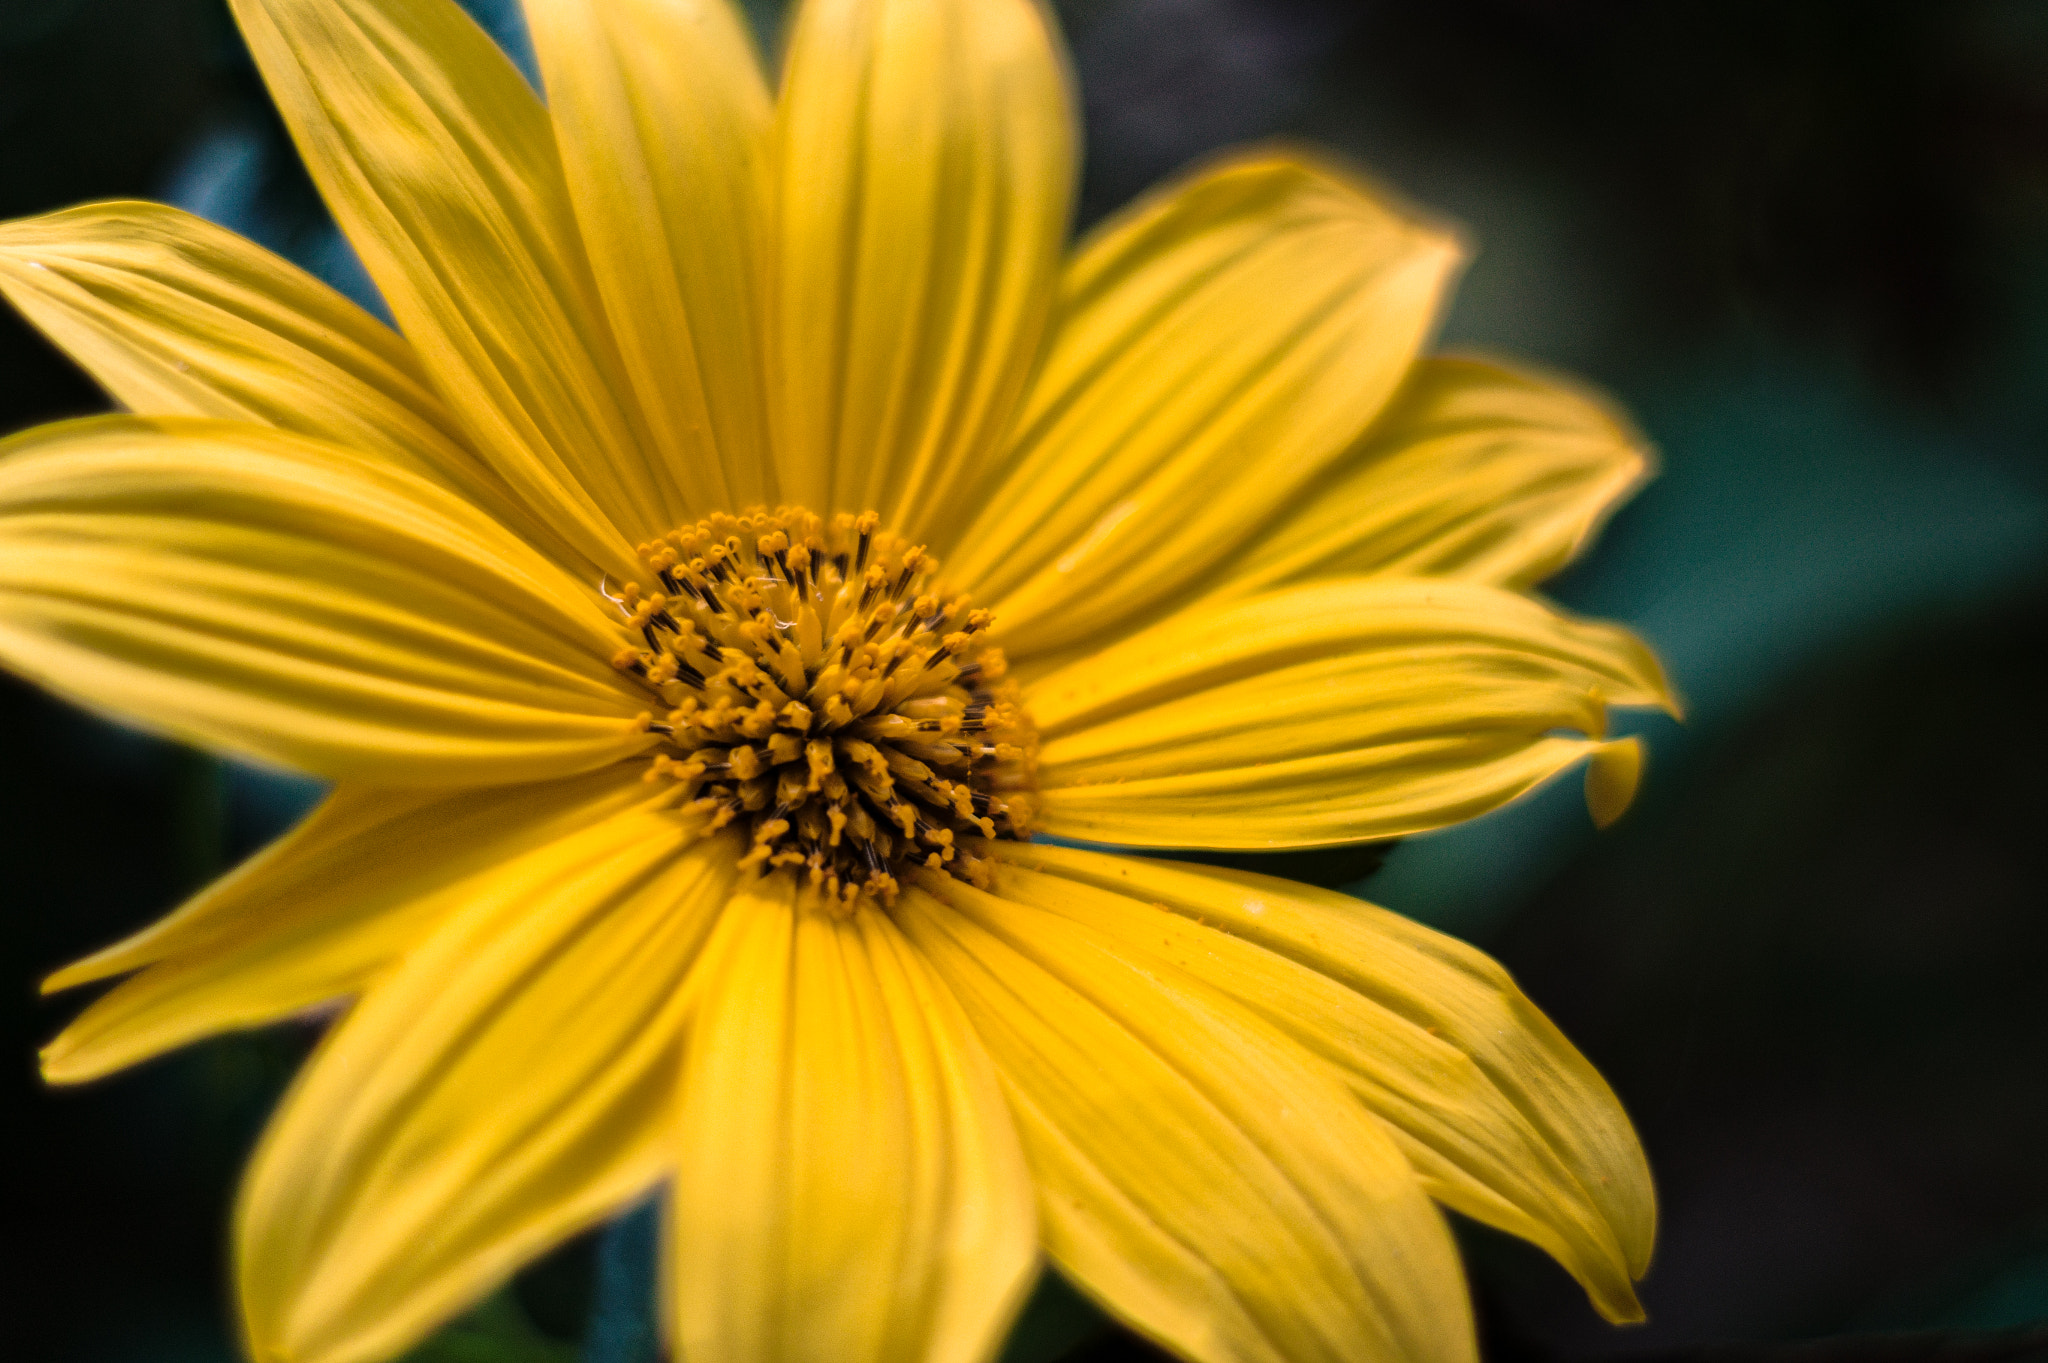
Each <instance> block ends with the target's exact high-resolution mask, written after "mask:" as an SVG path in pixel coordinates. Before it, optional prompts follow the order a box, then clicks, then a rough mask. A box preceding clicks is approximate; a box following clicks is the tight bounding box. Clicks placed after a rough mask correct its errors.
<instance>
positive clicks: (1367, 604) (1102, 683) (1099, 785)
mask: <svg viewBox="0 0 2048 1363" xmlns="http://www.w3.org/2000/svg"><path fill="white" fill-rule="evenodd" d="M1026 700H1027V703H1028V705H1029V706H1030V710H1031V714H1032V717H1033V718H1034V719H1035V720H1036V721H1037V723H1038V726H1039V731H1040V734H1041V736H1042V738H1043V745H1042V747H1041V748H1040V752H1039V760H1040V781H1041V784H1042V786H1043V792H1044V805H1043V817H1042V819H1041V824H1042V826H1043V827H1044V828H1045V830H1046V831H1048V832H1051V833H1057V834H1062V835H1065V836H1069V837H1076V838H1084V839H1088V840H1092V841H1100V842H1114V843H1123V844H1126V845H1132V846H1150V847H1175V846H1182V847H1189V846H1193V847H1305V846H1315V845H1321V844H1329V843H1337V842H1350V841H1355V840H1361V839H1370V838H1390V837H1400V836H1403V835H1406V834H1409V833H1416V832H1421V831H1423V830H1425V829H1429V828H1437V827H1441V826H1443V825H1445V824H1448V823H1453V822H1456V821H1458V820H1460V819H1466V818H1470V817H1472V816H1473V815H1476V814H1480V813H1483V812H1485V811H1486V810H1488V809H1492V808H1494V807H1495V806H1497V805H1500V804H1503V803H1505V802H1506V801H1508V800H1511V799H1513V798H1514V797H1515V796H1517V795H1520V794H1521V793H1523V792H1524V791H1526V790H1528V789H1530V788H1531V787H1532V786H1534V785H1536V784H1537V783H1539V782H1541V781H1543V780H1545V779H1546V778H1548V777H1550V776H1552V775H1554V774H1556V773H1557V772H1559V771H1562V770H1563V769H1564V768H1566V767H1568V766H1571V765H1573V764H1574V763H1577V762H1581V761H1584V760H1585V759H1586V758H1588V757H1589V756H1590V757H1595V758H1596V760H1599V761H1601V762H1602V766H1601V772H1602V775H1603V779H1604V778H1606V777H1609V776H1611V775H1613V772H1612V768H1613V767H1614V766H1615V765H1616V764H1619V763H1622V762H1623V759H1624V757H1625V756H1626V754H1624V753H1622V752H1621V750H1620V749H1619V748H1616V747H1614V746H1613V745H1606V744H1603V743H1602V742H1601V741H1600V735H1601V734H1602V733H1604V732H1605V727H1606V718H1605V716H1606V707H1607V706H1609V705H1666V706H1668V705H1670V704H1672V701H1671V697H1670V692H1669V689H1668V688H1667V687H1666V685H1665V683H1664V678H1663V675H1662V673H1661V672H1660V671H1659V669H1658V667H1657V661H1656V659H1655V658H1654V657H1653V656H1651V654H1650V652H1649V650H1648V649H1646V648H1645V647H1643V645H1642V644H1641V643H1640V642H1638V641H1637V640H1636V639H1635V638H1634V637H1633V636H1632V635H1630V634H1628V633H1627V632H1626V631H1624V630H1621V629H1619V628H1616V627H1615V626H1612V625H1602V624H1595V623H1590V622H1586V621H1579V620H1572V619H1569V618H1567V617H1565V616H1562V615H1560V614H1558V613H1556V612H1555V611H1552V610H1549V609H1547V608H1546V607H1544V606H1542V605H1540V604H1538V603H1536V602H1534V601H1531V600H1529V599H1528V598H1526V597H1523V596H1519V595H1517V594H1515V593H1512V592H1507V591H1502V590H1500V589H1498V588H1493V587H1485V586H1480V585H1477V584H1474V583H1466V582H1456V581H1441V580H1439V581H1432V580H1427V579H1420V580H1418V579H1400V578H1353V579H1348V580H1339V581H1335V582H1327V583H1317V584H1313V585H1310V586H1304V587H1293V588H1286V589H1282V590H1280V591H1276V592H1270V593H1267V594H1265V595H1262V596H1257V597H1251V598H1248V599H1246V600H1243V601H1238V602H1230V603H1226V604H1222V605H1218V606H1213V607H1207V606H1204V607H1195V608H1192V609H1190V610H1187V611H1183V612H1182V613H1180V614H1178V615H1176V616H1172V617H1170V618H1168V619H1167V620H1165V621H1163V622H1161V623H1160V624H1158V625H1156V626H1154V627H1152V628H1151V629H1148V630H1143V631H1141V632H1139V633H1137V634H1135V635H1132V636H1130V637H1129V638H1127V639H1125V640H1124V641H1122V642H1120V643H1118V644H1116V645H1115V646H1113V647H1111V648H1108V649H1105V650H1103V651H1102V652H1100V653H1098V654H1095V655H1094V656H1092V657H1088V658H1085V659H1083V660H1081V661H1079V662H1076V663H1072V664H1070V665H1068V666H1067V667H1065V668H1062V669H1060V670H1059V671H1057V672H1054V673H1053V674H1052V675H1050V676H1047V677H1044V678H1041V679H1039V680H1037V681H1035V682H1033V683H1032V684H1031V685H1030V686H1029V688H1028V689H1027V692H1026ZM1560 729H1572V730H1577V731H1579V732H1580V733H1583V734H1585V735H1587V737H1585V738H1571V737H1560V736H1557V735H1555V734H1554V732H1553V731H1555V730H1560ZM1603 753H1605V754H1608V755H1607V756H1606V757H1604V758H1603V757H1601V754H1603ZM1612 784H1614V783H1613V782H1609V783H1608V785H1603V786H1602V788H1601V790H1602V796H1603V799H1602V804H1601V808H1600V812H1601V813H1602V814H1603V815H1609V816H1611V815H1612V814H1618V813H1619V809H1618V808H1615V807H1614V806H1615V800H1614V799H1613V798H1609V797H1611V796H1613V795H1615V794H1616V793H1617V792H1616V791H1612V790H1609V788H1608V786H1609V785H1612ZM1618 793H1619V794H1620V796H1621V799H1620V803H1621V804H1626V794H1627V792H1626V791H1620V792H1618Z"/></svg>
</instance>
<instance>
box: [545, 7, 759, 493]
mask: <svg viewBox="0 0 2048 1363" xmlns="http://www.w3.org/2000/svg"><path fill="white" fill-rule="evenodd" d="M526 17H527V24H528V27H529V28H530V29H531V31H532V33H533V44H534V48H535V50H536V51H537V52H538V54H539V56H540V64H541V71H542V73H543V74H544V75H545V77H546V80H547V88H548V106H549V109H550V111H551V113H552V115H553V118H554V125H555V138H556V141H557V142H558V143H559V144H560V146H561V150H562V164H563V168H564V169H565V170H566V171H567V173H568V183H569V188H570V191H571V193H572V196H573V198H574V201H575V205H576V218H577V221H578V222H579V223H580V224H581V225H582V228H583V239H584V241H585V243H586V244H587V245H588V247H589V251H590V263H591V267H592V270H593V272H594V273H595V275H596V279H597V287H598V291H599V293H600V294H602V296H603V298H604V303H605V308H606V310H607V312H608V313H609V314H610V316H611V319H612V326H613V330H614V332H615V333H616V335H617V337H618V342H619V349H620V354H621V359H622V361H623V364H624V366H625V370H626V373H627V374H628V375H630V376H631V378H632V382H633V391H634V392H635V394H637V396H638V399H639V403H640V410H641V411H642V412H644V413H645V414H646V418H647V423H648V427H649V431H650V435H651V437H652V439H653V441H654V445H655V449H656V451H657V453H658V455H659V456H660V457H661V458H662V459H663V460H664V462H665V463H666V465H667V466H668V467H669V468H670V469H671V470H672V472H673V475H674V478H675V480H676V483H677V485H678V487H679V488H680V489H681V490H682V492H683V494H684V496H685V497H686V498H687V500H688V501H689V503H690V505H691V506H692V507H693V508H696V509H697V510H698V511H699V512H700V513H702V512H708V511H712V510H719V509H738V508H741V507H746V506H751V505H753V504H755V503H769V504H772V503H773V502H775V500H776V495H775V492H774V482H773V473H772V470H771V468H770V460H769V443H768V417H767V403H766V393H765V390H764V388H763V374H762V367H761V362H762V337H761V330H762V329H761V319H760V305H761V299H762V296H763V295H762V269H763V261H762V260H761V256H762V254H763V241H764V238H765V235H766V231H767V222H768V197H769V188H770V175H769V150H770V144H771V138H772V133H773V127H774V110H773V105H772V102H771V99H770V96H769V93H768V86H767V82H766V81H765V80H763V79H762V76H761V68H760V63H759V62H758V61H757V60H756V59H755V57H754V49H753V43H752V42H751V40H750V39H749V38H748V37H747V32H746V27H745V21H744V20H743V19H742V18H741V17H740V16H739V15H738V14H736V13H735V12H734V11H733V8H732V5H731V4H730V3H729V2H728V0H527V3H526Z"/></svg>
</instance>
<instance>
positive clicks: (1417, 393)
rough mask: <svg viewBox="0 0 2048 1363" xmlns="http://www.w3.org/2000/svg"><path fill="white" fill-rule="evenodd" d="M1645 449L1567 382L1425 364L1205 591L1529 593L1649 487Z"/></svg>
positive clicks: (1492, 367)
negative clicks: (1386, 579) (1361, 586)
mask: <svg viewBox="0 0 2048 1363" xmlns="http://www.w3.org/2000/svg"><path fill="white" fill-rule="evenodd" d="M1649 471H1650V459H1649V455H1648V453H1647V452H1646V451H1645V449H1644V448H1643V443H1642V440H1641V438H1640V437H1639V436H1637V435H1635V434H1634V433H1633V432H1632V431H1631V430H1630V429H1629V428H1628V426H1627V425H1626V424H1625V423H1624V422H1623V421H1622V419H1621V418H1620V417H1619V416H1617V415H1616V414H1615V413H1614V412H1613V411H1612V410H1611V409H1610V408H1608V407H1607V406H1606V405H1605V404H1603V403H1601V402H1599V401H1598V400H1596V399H1594V398H1592V397H1590V396H1588V395H1586V394H1583V393H1580V392H1577V391H1575V390H1573V389H1571V388H1569V387H1566V386H1563V385H1562V384H1560V383H1557V382H1555V381H1550V380H1544V379H1539V378H1536V377H1534V376H1532V375H1528V374H1523V373H1518V372H1516V371H1514V370H1511V369H1506V368H1503V367H1501V366H1499V365H1496V364H1490V363H1487V362H1485V361H1482V360H1471V359H1425V360H1423V361H1421V362H1420V363H1419V364H1417V365H1416V367H1415V371H1414V373H1413V374H1412V375H1411V376H1410V378H1409V380H1408V383H1407V386H1406V387H1405V388H1404V389H1403V390H1402V392H1401V393H1400V395H1399V397H1398V398H1397V399H1396V401H1395V402H1394V404H1393V405H1392V407H1390V408H1389V409H1388V411H1387V412H1386V413H1385V414H1384V415H1383V416H1381V417H1380V419H1379V420H1378V421H1377V422H1375V423H1374V425H1373V428H1372V430H1371V432H1370V433H1369V434H1368V435H1367V436H1366V437H1365V438H1364V439H1363V440H1361V441H1359V442H1358V444H1357V445H1356V446H1355V447H1354V448H1353V449H1352V450H1351V451H1350V452H1348V453H1347V454H1346V455H1345V456H1344V457H1343V459H1342V460H1340V461H1339V462H1338V463H1337V464H1335V465H1334V466H1332V468H1331V469H1330V473H1329V476H1327V477H1325V478H1321V479H1318V480H1317V481H1316V483H1315V485H1314V486H1313V487H1311V488H1309V489H1307V490H1305V491H1304V492H1303V493H1302V494H1301V495H1300V496H1299V497H1298V498H1297V499H1296V500H1295V502H1294V504H1293V505H1291V506H1289V507H1287V508H1286V509H1285V510H1284V511H1282V512H1281V513H1280V514H1279V515H1278V516H1277V517H1276V518H1275V519H1274V520H1273V521H1272V522H1271V523H1269V524H1268V525H1266V526H1264V527H1263V528H1262V529H1261V530H1260V531H1259V533H1258V535H1257V536H1256V537H1254V538H1253V539H1252V540H1251V541H1249V542H1248V543H1247V544H1246V545H1245V546H1244V548H1243V549H1241V550H1240V551H1239V552H1237V553H1236V554H1233V555H1232V556H1231V557H1230V558H1229V559H1227V560H1226V561H1224V562H1223V563H1221V564H1219V565H1217V567H1216V568H1215V569H1214V570H1213V571H1212V572H1211V573H1210V575H1209V576H1208V577H1207V578H1205V579H1204V582H1205V583H1206V584H1207V585H1206V587H1204V586H1196V587H1195V588H1194V589H1193V590H1194V592H1195V594H1199V595H1206V596H1209V597H1211V598H1212V599H1220V598H1229V597H1241V596H1249V595H1251V594H1253V593H1255V592H1261V591H1269V590H1271V589H1272V588H1274V587H1279V586H1284V585H1287V584H1290V583H1297V582H1309V581H1315V580H1318V579H1323V578H1333V577H1347V576H1351V575H1354V574H1361V573H1374V574H1385V575H1388V576H1407V577H1437V576H1442V577H1459V578H1464V579H1467V580H1468V581H1472V582H1490V583H1493V584H1494V585H1496V586H1503V587H1526V586H1529V585H1531V584H1533V583H1535V582H1538V581H1540V580H1542V579H1543V578H1545V577H1547V576H1549V575H1550V574H1551V573H1553V572H1555V571H1557V569H1559V568H1561V567H1563V566H1564V564H1565V563H1567V562H1568V561H1570V559H1571V558H1572V557H1573V556H1574V555H1576V554H1577V553H1578V552H1579V550H1580V549H1581V548H1583V547H1584V545H1585V543H1586V541H1587V540H1588V539H1589V538H1590V537H1591V536H1592V534H1593V532H1594V531H1595V530H1596V529H1598V528H1599V525H1600V522H1601V521H1602V520H1603V519H1604V518H1605V517H1606V515H1607V514H1608V513H1609V512H1610V511H1612V510H1613V509H1614V507H1615V505H1616V504H1617V503H1619V502H1620V501H1621V500H1622V499H1623V498H1625V497H1627V496H1628V495H1629V494H1630V493H1631V492H1633V491H1634V490H1635V489H1636V488H1637V487H1638V486H1640V485H1641V484H1642V481H1643V479H1644V478H1645V477H1647V476H1648V474H1649Z"/></svg>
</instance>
